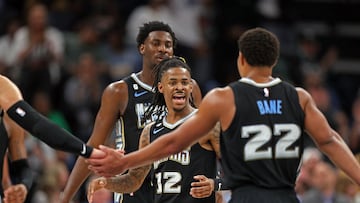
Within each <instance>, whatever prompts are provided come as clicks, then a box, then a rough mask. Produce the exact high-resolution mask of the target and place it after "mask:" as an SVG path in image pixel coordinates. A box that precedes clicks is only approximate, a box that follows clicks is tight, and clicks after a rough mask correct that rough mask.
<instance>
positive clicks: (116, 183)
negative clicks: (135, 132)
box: [87, 124, 151, 202]
mask: <svg viewBox="0 0 360 203" xmlns="http://www.w3.org/2000/svg"><path fill="white" fill-rule="evenodd" d="M150 127H151V124H149V125H147V126H145V128H144V129H143V131H142V133H141V135H140V140H139V149H141V148H144V147H145V146H147V145H149V144H150ZM150 169H151V165H146V166H142V167H138V168H134V169H130V170H129V171H128V172H127V173H125V174H122V175H119V176H115V177H111V178H105V177H100V178H97V179H95V180H92V181H91V183H90V184H89V186H88V190H87V191H88V194H87V198H88V200H89V202H91V201H92V199H93V195H94V193H95V191H97V190H99V189H101V188H105V189H108V190H110V191H112V192H118V193H132V192H135V191H136V190H138V189H139V188H140V187H141V185H142V183H143V182H144V180H145V178H146V175H147V174H148V173H149V171H150Z"/></svg>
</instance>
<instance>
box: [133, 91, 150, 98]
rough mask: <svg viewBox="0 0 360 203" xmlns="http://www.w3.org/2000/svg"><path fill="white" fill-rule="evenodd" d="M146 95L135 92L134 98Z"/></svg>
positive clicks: (143, 92) (142, 92)
mask: <svg viewBox="0 0 360 203" xmlns="http://www.w3.org/2000/svg"><path fill="white" fill-rule="evenodd" d="M146 93H148V92H147V91H141V92H135V93H134V97H140V96H143V95H144V94H146Z"/></svg>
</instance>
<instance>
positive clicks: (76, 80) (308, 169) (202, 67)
mask: <svg viewBox="0 0 360 203" xmlns="http://www.w3.org/2000/svg"><path fill="white" fill-rule="evenodd" d="M0 2H1V3H0V13H1V16H0V22H1V23H0V34H1V38H0V73H1V74H3V75H6V76H8V77H9V78H11V79H12V80H13V81H14V82H15V83H16V84H17V85H18V86H19V87H20V89H21V91H22V93H23V95H24V98H25V100H26V101H28V102H29V103H31V105H32V106H33V107H35V108H36V109H37V110H38V111H39V112H41V113H42V114H43V115H45V116H47V117H48V118H49V119H51V120H52V121H53V122H55V123H57V124H58V125H60V126H61V127H63V128H65V129H66V130H68V131H70V132H72V133H73V134H74V135H76V136H78V137H79V138H80V139H82V140H84V141H87V139H88V138H89V136H90V133H91V131H92V126H93V123H94V120H95V116H96V113H97V110H98V108H99V105H100V101H101V95H102V91H103V89H104V88H105V87H106V85H108V84H109V83H110V82H112V81H116V80H120V79H122V78H123V77H125V76H127V75H129V73H131V72H135V71H138V70H140V69H141V56H140V54H139V53H138V51H137V47H136V39H135V38H136V36H137V32H138V27H139V26H140V25H141V24H142V23H144V22H147V21H150V20H161V21H164V22H166V23H168V24H169V25H170V26H171V27H172V28H173V30H174V32H175V33H176V36H177V38H178V40H179V44H178V46H177V48H176V49H175V54H176V55H179V56H183V57H184V58H185V59H186V60H187V63H188V64H189V65H190V67H191V68H192V71H193V73H192V75H193V76H194V78H195V79H196V80H197V81H198V83H199V85H200V87H201V89H202V91H203V94H206V92H207V91H209V90H211V89H212V88H214V87H217V86H224V85H226V84H228V83H229V82H232V81H234V80H237V79H238V78H239V75H238V73H237V72H236V68H235V67H236V58H237V55H238V49H237V43H236V40H237V39H238V37H239V36H240V34H241V33H242V32H243V31H244V30H246V29H247V28H250V27H254V26H264V27H267V28H268V29H270V30H272V31H274V32H275V33H276V34H277V35H278V36H279V39H280V42H281V47H282V53H281V57H280V58H279V61H278V64H277V66H276V68H275V69H274V71H275V72H274V75H275V76H278V77H280V78H282V79H283V80H286V81H288V82H290V83H292V84H294V85H297V86H301V87H303V88H305V89H307V90H308V91H309V93H310V94H311V95H312V96H313V98H314V100H315V102H316V104H317V105H318V107H319V108H320V109H321V111H323V113H324V114H325V115H326V117H327V119H328V121H329V122H330V124H331V125H332V127H333V128H334V129H336V130H337V131H338V132H339V133H340V134H341V136H342V137H343V138H344V140H345V141H346V142H347V143H348V145H349V146H350V148H351V150H353V152H354V153H359V152H360V89H359V87H360V85H359V81H360V80H359V77H360V74H359V73H349V74H339V73H338V72H335V71H334V68H333V67H334V64H336V63H337V62H338V60H339V59H340V58H341V56H342V54H341V53H340V51H339V49H338V47H337V46H336V44H335V43H329V42H324V41H321V40H319V39H318V36H317V35H316V33H314V32H311V30H310V31H309V30H301V29H296V28H295V26H293V25H294V22H293V21H292V19H291V18H289V17H288V16H284V12H282V11H283V10H282V9H283V7H284V2H285V1H281V0H256V1H253V0H243V1H237V0H229V1H224V2H223V1H221V2H220V1H216V0H132V1H125V0H107V1H103V0H75V1H70V0H51V1H50V0H43V1H35V0H25V1H18V0H12V1H11V0H3V1H0ZM54 139H55V138H54ZM26 145H27V148H28V156H29V159H30V164H31V167H32V169H33V170H34V176H35V177H36V178H35V180H36V183H35V185H34V187H33V191H31V193H30V195H29V198H28V200H27V202H36V203H42V202H44V203H45V202H46V203H52V202H56V201H57V199H58V196H59V195H60V193H61V191H62V189H63V187H64V184H65V182H66V180H67V177H68V175H69V172H70V171H71V169H72V167H73V164H74V161H75V159H76V157H74V156H73V155H70V154H67V153H64V152H59V151H55V150H53V149H51V148H49V147H48V146H47V145H45V144H43V143H41V142H39V141H38V140H36V139H35V138H33V137H31V136H28V138H27V140H26ZM306 145H307V150H305V153H304V162H303V165H302V167H301V172H300V175H299V180H298V184H297V185H296V190H297V192H298V194H299V197H300V199H302V200H303V202H304V203H306V202H319V200H316V198H317V197H321V198H330V197H336V198H338V199H341V201H340V200H339V201H332V202H356V203H358V202H360V196H359V195H360V193H359V188H357V187H356V186H355V185H354V184H353V183H352V182H351V181H349V180H348V179H347V177H345V176H344V175H343V174H342V173H341V171H338V170H337V169H336V168H335V167H334V166H333V165H332V164H331V163H330V162H329V161H328V160H326V157H324V156H323V155H322V154H320V153H319V152H318V151H317V150H316V149H315V148H314V145H313V143H312V141H311V140H310V139H307V140H306ZM325 177H326V178H325ZM84 188H85V187H82V189H81V191H80V192H79V195H78V196H77V201H78V202H81V203H82V202H86V200H85V197H86V196H85V195H84V194H85V190H84ZM334 194H336V195H334ZM97 198H99V200H94V203H96V202H102V203H106V202H111V194H110V193H109V192H107V191H102V195H97ZM314 198H315V200H314ZM345 199H346V200H349V201H345ZM324 202H325V200H324Z"/></svg>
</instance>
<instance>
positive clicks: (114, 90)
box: [104, 80, 128, 96]
mask: <svg viewBox="0 0 360 203" xmlns="http://www.w3.org/2000/svg"><path fill="white" fill-rule="evenodd" d="M127 93H128V88H127V84H126V82H125V81H124V80H119V81H116V82H112V83H110V84H109V85H108V86H107V87H106V88H105V90H104V94H109V95H112V96H115V95H118V96H123V95H127Z"/></svg>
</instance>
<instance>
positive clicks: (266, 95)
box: [264, 87, 270, 97]
mask: <svg viewBox="0 0 360 203" xmlns="http://www.w3.org/2000/svg"><path fill="white" fill-rule="evenodd" d="M269 93H270V91H269V89H268V88H266V87H265V88H264V96H265V97H269Z"/></svg>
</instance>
